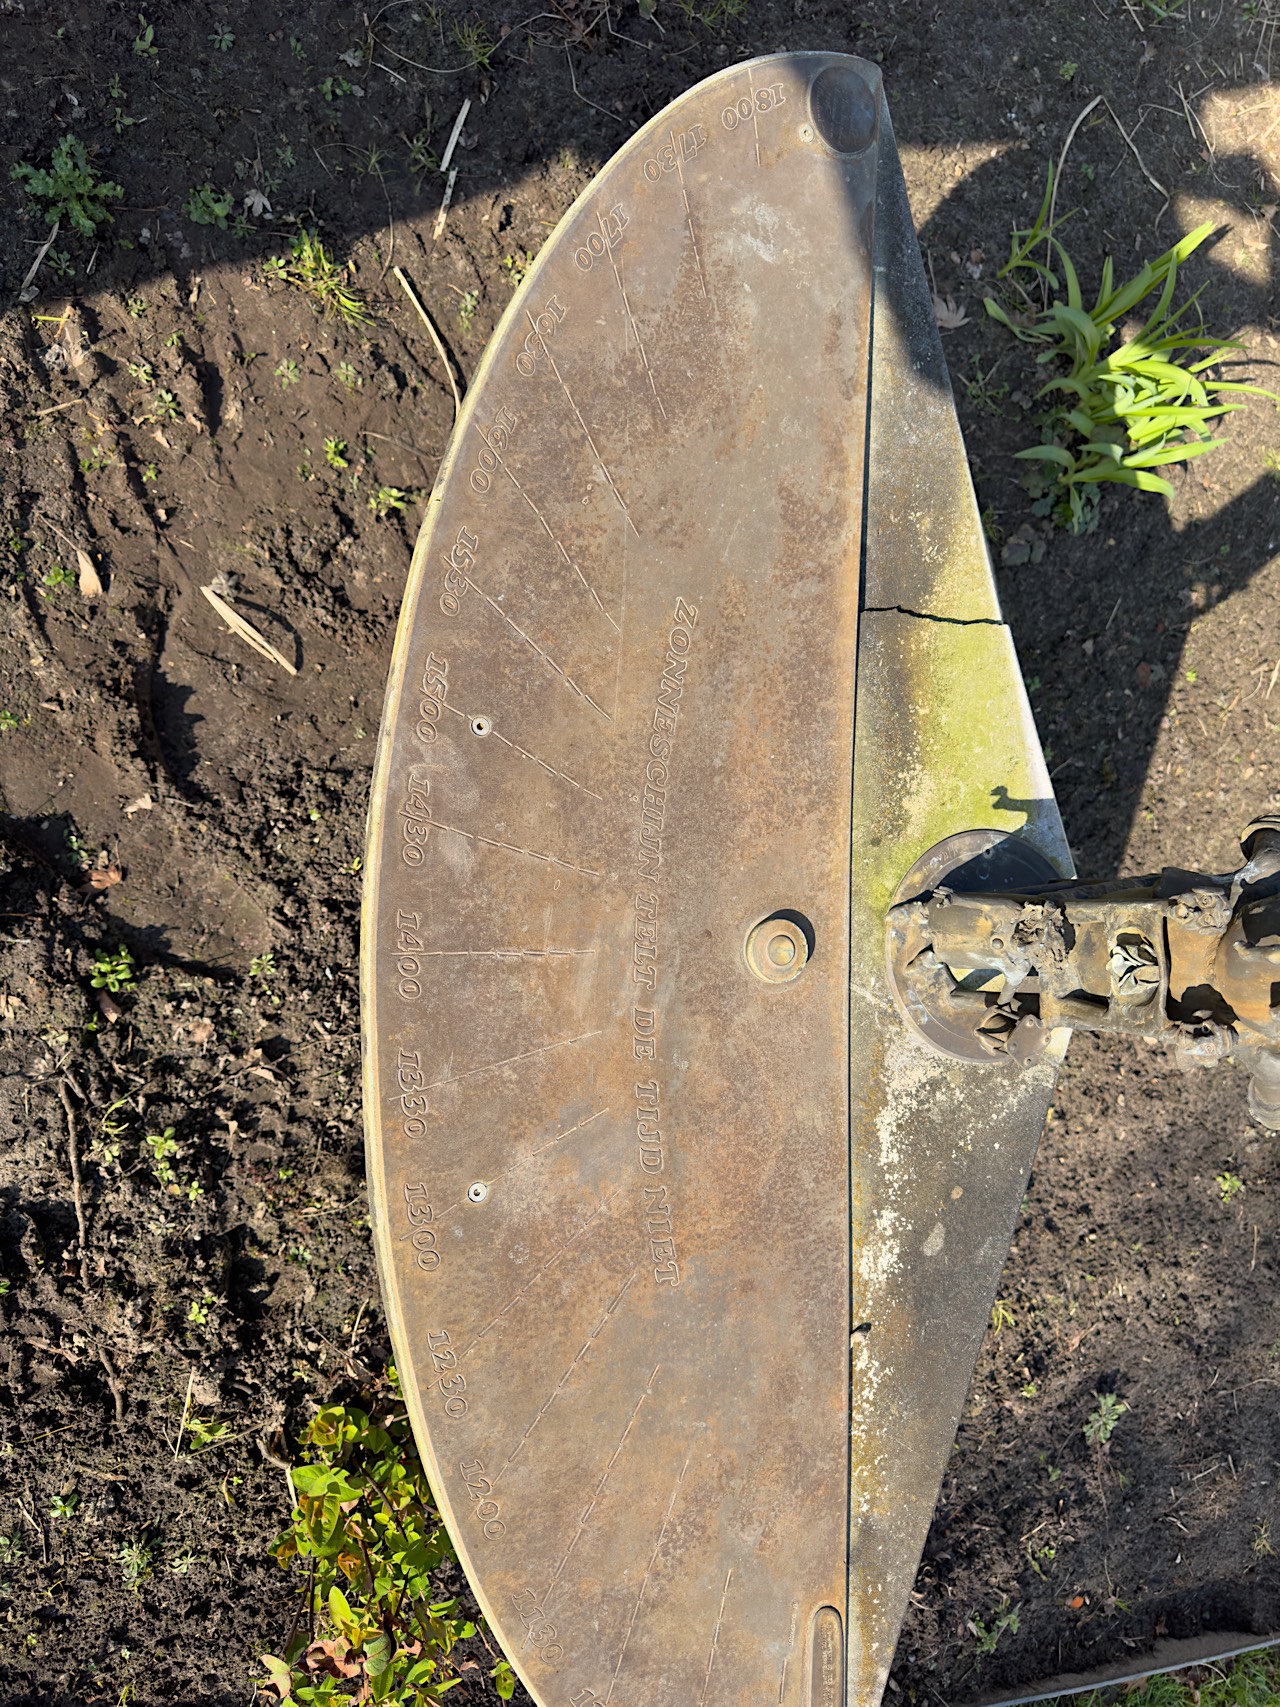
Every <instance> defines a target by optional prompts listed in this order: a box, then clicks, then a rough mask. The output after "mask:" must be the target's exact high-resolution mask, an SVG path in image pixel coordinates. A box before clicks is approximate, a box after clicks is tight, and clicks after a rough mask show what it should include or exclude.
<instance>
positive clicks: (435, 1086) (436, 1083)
mask: <svg viewBox="0 0 1280 1707" xmlns="http://www.w3.org/2000/svg"><path fill="white" fill-rule="evenodd" d="M603 1035H604V1034H603V1033H602V1032H599V1031H580V1032H579V1033H578V1035H577V1036H576V1037H562V1038H561V1039H560V1041H559V1042H558V1043H543V1044H541V1045H539V1047H538V1048H537V1049H526V1050H525V1051H524V1053H523V1054H521V1055H508V1056H507V1057H506V1058H505V1059H504V1060H502V1061H490V1062H488V1064H487V1065H486V1066H483V1067H468V1068H467V1070H466V1072H465V1073H450V1074H449V1076H448V1078H445V1079H433V1080H432V1081H431V1083H430V1084H429V1085H423V1087H422V1089H423V1091H424V1092H425V1091H435V1090H439V1088H440V1086H441V1085H456V1084H457V1083H458V1081H459V1080H460V1079H474V1078H475V1076H476V1074H477V1073H496V1072H497V1070H498V1068H499V1067H510V1066H512V1065H513V1064H514V1063H515V1062H516V1061H532V1060H533V1058H534V1056H535V1055H549V1054H550V1053H551V1051H552V1050H553V1049H567V1048H568V1047H569V1045H570V1044H571V1043H585V1042H587V1041H588V1040H589V1039H590V1038H592V1037H601V1036H603Z"/></svg>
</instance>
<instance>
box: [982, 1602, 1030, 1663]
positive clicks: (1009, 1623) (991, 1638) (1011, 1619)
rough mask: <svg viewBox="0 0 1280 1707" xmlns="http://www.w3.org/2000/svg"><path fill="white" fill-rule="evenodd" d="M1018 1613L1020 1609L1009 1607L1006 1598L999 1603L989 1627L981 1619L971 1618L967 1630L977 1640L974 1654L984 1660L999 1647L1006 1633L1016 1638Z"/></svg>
mask: <svg viewBox="0 0 1280 1707" xmlns="http://www.w3.org/2000/svg"><path fill="white" fill-rule="evenodd" d="M1019 1611H1020V1609H1019V1608H1018V1607H1016V1606H1010V1604H1009V1600H1008V1597H1007V1596H1006V1597H1005V1599H1004V1600H1002V1601H1001V1602H1000V1607H999V1610H998V1611H997V1613H996V1616H995V1618H994V1619H993V1620H992V1622H991V1624H990V1626H989V1627H988V1626H987V1625H986V1624H984V1623H983V1622H982V1620H981V1618H971V1619H970V1620H969V1630H970V1633H971V1634H972V1635H973V1636H975V1637H976V1638H977V1641H976V1644H975V1647H974V1652H975V1653H976V1654H978V1655H979V1656H981V1657H984V1658H985V1657H986V1656H987V1655H988V1654H994V1653H995V1651H996V1649H997V1647H999V1645H1000V1638H1001V1636H1003V1635H1004V1634H1005V1632H1006V1631H1008V1632H1009V1634H1010V1635H1013V1636H1016V1635H1017V1633H1018V1622H1019Z"/></svg>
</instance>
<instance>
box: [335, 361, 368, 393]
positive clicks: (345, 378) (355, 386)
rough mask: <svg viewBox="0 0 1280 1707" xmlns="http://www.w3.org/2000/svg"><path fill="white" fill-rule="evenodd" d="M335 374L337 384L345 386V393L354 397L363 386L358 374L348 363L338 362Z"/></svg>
mask: <svg viewBox="0 0 1280 1707" xmlns="http://www.w3.org/2000/svg"><path fill="white" fill-rule="evenodd" d="M336 372H337V375H338V383H339V384H340V385H342V386H345V387H346V389H347V391H348V392H350V394H351V395H352V396H353V397H354V396H355V394H356V392H357V391H359V389H360V387H361V386H362V385H363V384H364V380H363V379H361V377H360V375H359V373H358V372H357V371H356V369H355V368H354V367H353V366H352V365H351V363H350V362H339V363H338V366H337V369H336Z"/></svg>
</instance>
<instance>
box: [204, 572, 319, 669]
mask: <svg viewBox="0 0 1280 1707" xmlns="http://www.w3.org/2000/svg"><path fill="white" fill-rule="evenodd" d="M200 591H201V592H202V593H203V594H204V596H205V598H206V599H208V601H209V603H210V604H211V605H212V606H213V608H214V610H216V611H217V613H218V615H219V616H220V617H221V618H222V620H223V622H225V623H226V625H227V627H228V628H229V629H230V630H231V632H232V634H236V635H238V636H239V637H240V639H241V640H243V641H244V643H245V645H246V646H252V648H253V650H254V651H255V652H256V653H258V655H259V656H260V657H262V658H270V659H271V661H272V662H273V663H275V664H279V666H280V668H281V669H282V670H287V671H288V672H289V674H290V675H291V676H296V675H297V673H298V672H297V670H295V669H294V667H293V665H292V664H291V663H290V662H289V660H288V659H287V658H286V657H285V656H284V654H283V653H281V652H277V651H276V649H275V647H274V646H273V645H272V644H271V642H270V641H269V640H268V639H266V637H265V636H264V635H261V634H259V633H258V631H257V629H256V628H255V627H254V626H253V624H252V623H251V622H246V621H245V619H244V618H243V617H242V616H241V615H240V613H239V611H237V610H233V609H232V607H231V606H230V605H229V604H228V603H227V601H226V600H225V599H224V598H220V597H219V595H218V594H217V593H215V592H214V590H213V588H212V587H201V589H200Z"/></svg>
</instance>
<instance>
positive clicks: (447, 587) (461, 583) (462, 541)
mask: <svg viewBox="0 0 1280 1707" xmlns="http://www.w3.org/2000/svg"><path fill="white" fill-rule="evenodd" d="M479 549H480V541H479V540H478V539H477V538H476V536H475V534H473V533H472V532H471V530H470V529H469V528H459V529H458V537H457V539H456V540H455V541H454V543H453V546H452V548H451V549H450V551H449V552H448V553H447V555H446V556H445V557H444V559H443V562H444V591H443V592H442V593H441V595H440V609H441V610H442V611H443V612H444V614H445V615H446V616H457V614H458V612H459V611H460V610H461V609H462V600H463V598H464V596H465V595H466V591H467V588H468V587H469V586H470V582H469V581H468V580H467V570H468V569H471V568H474V567H475V561H476V552H477V551H478V550H479Z"/></svg>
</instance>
